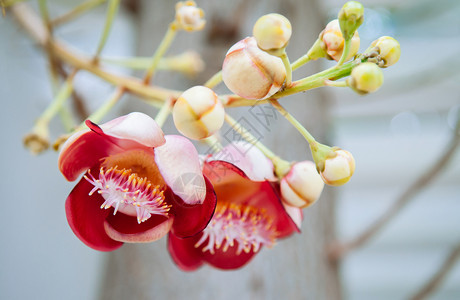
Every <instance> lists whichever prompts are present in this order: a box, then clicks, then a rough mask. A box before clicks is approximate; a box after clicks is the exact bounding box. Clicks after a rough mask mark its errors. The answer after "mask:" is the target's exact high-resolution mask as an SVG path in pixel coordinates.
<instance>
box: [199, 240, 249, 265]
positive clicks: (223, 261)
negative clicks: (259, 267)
mask: <svg viewBox="0 0 460 300" xmlns="http://www.w3.org/2000/svg"><path fill="white" fill-rule="evenodd" d="M199 249H201V247H200V248H199ZM237 249H238V245H237V243H235V245H234V246H233V247H230V248H228V249H227V251H225V252H224V251H223V250H222V248H220V249H216V250H215V253H214V254H211V253H210V252H209V251H206V252H204V253H203V254H202V255H203V260H205V261H206V262H207V263H208V264H210V265H212V266H214V267H216V268H219V269H223V270H234V269H238V268H241V267H243V266H244V265H245V264H247V263H248V262H249V261H250V260H251V259H252V258H253V257H254V255H255V254H256V253H255V252H253V251H252V250H251V251H249V252H248V253H246V252H244V251H243V252H241V253H240V254H238V255H237V254H236V250H237ZM200 251H201V250H200Z"/></svg>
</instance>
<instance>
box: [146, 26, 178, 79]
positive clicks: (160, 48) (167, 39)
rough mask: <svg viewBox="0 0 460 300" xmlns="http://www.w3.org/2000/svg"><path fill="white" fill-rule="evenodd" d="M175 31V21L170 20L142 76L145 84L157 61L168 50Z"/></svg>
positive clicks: (151, 74)
mask: <svg viewBox="0 0 460 300" xmlns="http://www.w3.org/2000/svg"><path fill="white" fill-rule="evenodd" d="M176 33H177V28H176V23H175V22H172V23H171V24H170V25H169V28H168V30H167V31H166V34H165V36H164V37H163V40H162V41H161V43H160V45H159V46H158V48H157V50H156V51H155V54H153V56H152V60H151V63H150V66H149V68H148V69H147V73H146V74H145V77H144V83H145V84H148V83H149V82H150V80H151V79H152V77H153V74H154V72H155V70H156V68H157V66H158V63H159V62H160V59H161V58H162V57H163V55H164V54H165V53H166V51H167V50H168V48H169V46H170V45H171V43H172V41H173V40H174V38H175V36H176Z"/></svg>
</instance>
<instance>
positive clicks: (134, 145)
mask: <svg viewBox="0 0 460 300" xmlns="http://www.w3.org/2000/svg"><path fill="white" fill-rule="evenodd" d="M86 124H87V125H88V127H89V130H83V131H80V132H77V133H75V134H74V135H72V136H71V137H70V138H69V139H68V140H67V141H66V143H65V144H64V145H63V146H62V150H61V153H60V155H59V169H60V171H61V172H62V174H63V175H64V177H65V178H66V179H67V180H69V181H74V180H76V179H77V178H78V177H79V176H80V174H82V173H84V175H83V178H82V179H81V180H80V181H79V182H78V183H77V185H76V186H75V187H74V189H73V190H72V192H71V193H70V195H69V196H68V198H67V200H66V204H65V209H66V216H67V220H68V222H69V225H70V227H71V229H72V230H73V232H74V233H75V235H76V236H77V237H78V238H79V239H80V240H81V241H82V242H83V243H85V244H86V245H88V246H89V247H91V248H93V249H96V250H100V251H111V250H115V249H117V248H119V247H120V246H121V245H122V244H123V242H131V243H142V242H152V241H155V240H157V239H159V238H161V237H162V236H164V235H165V234H166V233H168V232H169V231H170V230H171V231H173V232H174V233H175V234H176V235H177V236H181V237H186V236H192V235H194V234H196V233H197V232H200V231H201V230H203V229H204V228H205V227H206V225H207V223H208V222H209V220H210V218H211V216H212V214H213V212H214V208H215V203H216V199H215V194H214V191H213V188H212V186H211V184H210V182H209V181H208V180H207V179H206V178H205V177H203V175H202V172H201V167H200V162H199V158H198V153H197V151H196V149H195V148H194V146H193V145H192V143H191V142H190V141H188V140H187V139H186V138H184V137H181V136H174V135H169V136H164V135H163V132H162V130H161V129H160V128H159V127H158V125H157V124H156V123H155V121H153V120H152V119H151V118H150V117H148V116H147V115H145V114H142V113H131V114H128V115H126V116H122V117H119V118H117V119H114V120H112V121H110V122H107V123H105V124H103V125H101V126H98V125H96V124H94V123H91V122H90V121H87V122H86ZM187 183H188V184H187Z"/></svg>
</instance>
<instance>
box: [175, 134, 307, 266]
mask: <svg viewBox="0 0 460 300" xmlns="http://www.w3.org/2000/svg"><path fill="white" fill-rule="evenodd" d="M247 147H248V146H247V144H243V143H233V144H231V145H229V146H227V147H225V148H224V149H223V150H222V151H221V152H220V153H217V154H216V155H214V156H211V157H209V158H207V159H206V160H205V162H204V165H203V172H204V174H205V175H206V176H207V177H208V178H209V179H210V180H211V182H212V184H213V186H214V189H215V191H216V194H217V207H216V212H215V214H214V216H213V218H212V219H211V222H210V223H209V224H208V226H207V227H206V229H205V230H203V231H202V232H201V233H199V234H197V235H196V236H193V237H190V238H181V237H178V236H177V235H175V234H174V233H170V234H169V239H168V250H169V252H170V254H171V257H172V258H173V260H174V261H175V263H176V264H177V265H178V266H179V267H180V268H181V269H182V270H185V271H193V270H195V269H197V268H199V267H200V266H201V265H203V263H208V264H210V265H212V266H214V267H216V268H220V269H236V268H239V267H242V266H243V265H245V264H246V263H248V262H249V261H250V260H251V258H252V257H254V255H255V254H256V253H257V252H258V251H259V250H260V249H261V248H262V247H263V246H267V247H271V246H273V245H274V243H275V241H276V239H279V238H283V237H287V236H289V235H291V234H293V233H294V232H298V231H299V226H300V222H301V220H302V211H301V210H300V209H299V208H295V207H292V206H288V205H286V204H284V203H283V202H282V201H281V200H280V196H279V195H280V193H279V184H275V183H273V182H270V180H271V181H275V180H276V178H275V177H274V175H273V165H272V163H271V161H270V160H268V159H267V158H266V157H265V156H264V155H263V154H262V153H261V152H260V151H259V150H258V149H256V148H254V147H252V148H250V149H249V150H248V149H247ZM242 153H245V154H242Z"/></svg>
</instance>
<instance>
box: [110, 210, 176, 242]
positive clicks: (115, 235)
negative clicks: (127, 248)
mask: <svg viewBox="0 0 460 300" xmlns="http://www.w3.org/2000/svg"><path fill="white" fill-rule="evenodd" d="M152 218H153V217H150V219H152ZM110 219H112V218H110ZM113 219H114V220H115V219H116V221H113V220H112V221H111V222H109V221H108V220H106V222H105V223H104V228H105V231H106V232H107V234H108V235H109V236H110V237H111V238H112V239H114V240H116V241H120V242H125V243H150V242H154V241H156V240H159V239H161V238H162V237H164V236H165V235H166V234H167V233H168V232H169V231H170V230H171V225H172V223H173V221H174V218H173V217H170V218H168V219H166V218H163V219H164V221H162V222H160V223H158V224H156V222H157V221H159V220H155V222H150V224H149V228H147V229H146V228H145V227H146V226H142V225H144V224H145V223H147V222H148V221H146V222H143V223H141V224H137V226H136V225H135V224H134V222H133V220H132V219H134V218H133V217H130V216H127V215H124V214H122V213H117V215H116V216H114V217H113ZM150 219H149V220H150ZM152 221H153V220H152ZM111 223H112V224H113V223H115V224H117V226H118V230H117V229H115V228H114V227H112V225H111ZM136 223H137V220H136ZM150 226H153V227H150ZM137 230H139V231H138V232H136V231H137ZM122 231H123V232H122ZM125 232H129V233H125Z"/></svg>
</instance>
